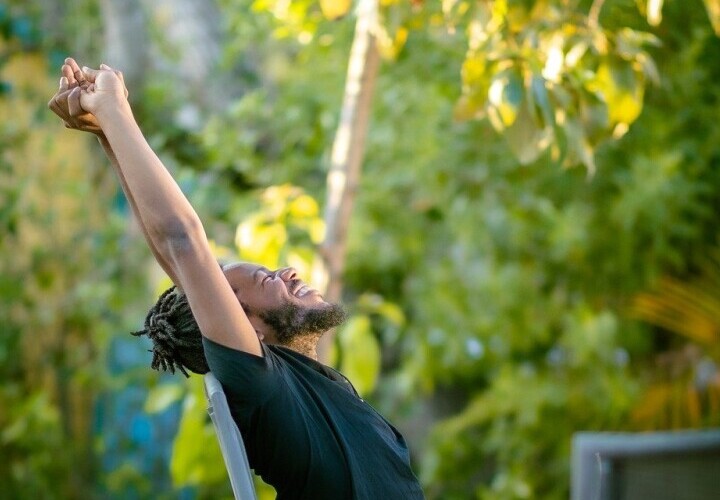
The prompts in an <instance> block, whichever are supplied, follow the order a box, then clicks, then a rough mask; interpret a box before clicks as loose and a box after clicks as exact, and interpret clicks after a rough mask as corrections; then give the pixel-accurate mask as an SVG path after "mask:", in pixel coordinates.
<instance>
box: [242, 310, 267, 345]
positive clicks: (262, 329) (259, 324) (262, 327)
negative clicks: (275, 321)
mask: <svg viewBox="0 0 720 500" xmlns="http://www.w3.org/2000/svg"><path fill="white" fill-rule="evenodd" d="M247 318H248V321H250V324H251V325H252V327H253V328H254V329H255V333H257V336H258V338H259V339H260V341H261V342H262V341H264V340H265V337H266V333H267V332H268V330H269V328H268V326H267V325H266V324H265V322H264V321H263V320H261V319H260V318H258V317H257V316H255V315H248V317H247Z"/></svg>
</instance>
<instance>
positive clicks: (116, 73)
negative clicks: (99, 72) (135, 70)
mask: <svg viewBox="0 0 720 500" xmlns="http://www.w3.org/2000/svg"><path fill="white" fill-rule="evenodd" d="M100 69H106V70H108V71H112V72H113V73H115V75H117V77H118V78H119V79H120V81H121V82H122V84H123V88H124V89H125V98H127V96H128V94H129V93H128V89H127V86H126V85H125V77H124V76H123V74H122V71H119V70H117V69H115V68H111V67H110V66H108V65H107V64H105V63H102V64H101V65H100Z"/></svg>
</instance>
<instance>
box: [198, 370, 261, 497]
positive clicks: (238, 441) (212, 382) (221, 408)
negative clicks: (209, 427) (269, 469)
mask: <svg viewBox="0 0 720 500" xmlns="http://www.w3.org/2000/svg"><path fill="white" fill-rule="evenodd" d="M203 379H204V383H205V394H206V396H207V400H208V405H209V406H208V413H209V414H210V418H211V419H212V421H213V425H214V426H215V433H216V434H217V437H218V441H219V442H220V449H221V450H222V455H223V459H224V460H225V467H227V470H228V475H229V476H230V484H231V485H232V490H233V494H234V495H235V499H236V500H257V496H256V495H255V486H254V485H253V478H252V473H251V472H250V464H249V463H248V458H247V453H246V452H245V445H244V444H243V440H242V436H241V435H240V431H239V430H238V428H237V425H235V421H234V420H233V418H232V415H230V407H229V406H228V403H227V398H226V397H225V392H224V391H223V388H222V385H220V382H219V381H218V379H216V378H215V376H214V375H213V374H212V373H210V372H208V373H206V374H205V375H204V377H203Z"/></svg>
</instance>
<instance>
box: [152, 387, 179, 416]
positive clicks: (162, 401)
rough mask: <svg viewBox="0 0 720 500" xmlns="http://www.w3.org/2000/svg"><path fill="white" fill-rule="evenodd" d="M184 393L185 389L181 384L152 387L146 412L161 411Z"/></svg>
mask: <svg viewBox="0 0 720 500" xmlns="http://www.w3.org/2000/svg"><path fill="white" fill-rule="evenodd" d="M182 395H183V389H182V387H181V386H180V385H179V384H160V385H157V386H155V387H153V388H152V389H150V392H149V393H148V396H147V399H146V400H145V406H144V410H145V412H146V413H160V412H162V411H164V410H165V409H167V408H168V407H169V406H170V405H171V404H173V403H175V402H176V401H178V400H179V399H180V398H181V397H182Z"/></svg>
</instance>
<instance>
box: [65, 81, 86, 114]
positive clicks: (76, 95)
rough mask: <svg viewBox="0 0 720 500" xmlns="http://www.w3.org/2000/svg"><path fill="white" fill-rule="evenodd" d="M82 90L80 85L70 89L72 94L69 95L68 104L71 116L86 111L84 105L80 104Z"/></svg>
mask: <svg viewBox="0 0 720 500" xmlns="http://www.w3.org/2000/svg"><path fill="white" fill-rule="evenodd" d="M81 93H82V91H81V90H80V88H79V87H75V88H74V89H72V90H71V91H70V95H68V97H67V106H68V112H69V113H70V116H78V115H81V114H82V113H84V110H83V109H82V106H80V94H81Z"/></svg>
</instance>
